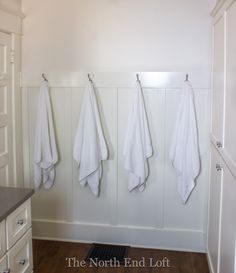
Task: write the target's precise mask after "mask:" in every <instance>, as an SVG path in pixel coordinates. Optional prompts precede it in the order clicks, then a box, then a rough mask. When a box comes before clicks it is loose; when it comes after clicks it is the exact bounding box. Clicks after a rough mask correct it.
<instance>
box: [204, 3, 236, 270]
mask: <svg viewBox="0 0 236 273" xmlns="http://www.w3.org/2000/svg"><path fill="white" fill-rule="evenodd" d="M212 15H213V22H214V66H213V67H214V74H213V83H214V84H213V96H212V138H211V140H212V157H211V183H210V199H209V225H208V251H207V252H208V258H209V265H210V269H211V272H212V273H236V250H235V249H236V145H235V140H236V126H235V117H236V35H235V26H236V0H221V1H219V3H218V4H217V6H216V8H215V9H214V11H213V13H212ZM218 142H221V143H222V147H221V146H220V145H217V144H219V143H218ZM216 164H219V165H216ZM216 166H217V169H218V172H217V170H216ZM220 167H222V169H221V168H220Z"/></svg>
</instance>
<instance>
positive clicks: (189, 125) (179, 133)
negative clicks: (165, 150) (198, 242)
mask: <svg viewBox="0 0 236 273" xmlns="http://www.w3.org/2000/svg"><path fill="white" fill-rule="evenodd" d="M170 160H171V161H172V164H173V167H174V168H175V169H176V171H177V175H178V188H179V194H180V195H181V198H182V200H183V203H186V202H187V200H188V198H189V195H190V194H191V192H192V190H193V188H194V187H195V181H194V180H195V178H196V177H197V176H198V174H199V172H200V156H199V146H198V133H197V121H196V114H195V107H194V98H193V89H192V86H191V84H190V82H189V81H186V82H185V83H184V87H183V94H182V98H181V101H180V105H179V109H178V113H177V117H176V124H175V129H174V132H173V137H172V143H171V148H170Z"/></svg>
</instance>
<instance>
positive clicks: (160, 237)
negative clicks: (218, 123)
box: [22, 72, 210, 251]
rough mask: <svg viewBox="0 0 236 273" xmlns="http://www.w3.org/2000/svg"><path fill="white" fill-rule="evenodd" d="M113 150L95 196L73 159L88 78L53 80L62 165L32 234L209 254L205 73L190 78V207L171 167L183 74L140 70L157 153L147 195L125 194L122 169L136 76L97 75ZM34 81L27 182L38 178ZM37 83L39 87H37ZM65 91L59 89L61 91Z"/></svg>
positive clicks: (27, 124)
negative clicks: (194, 154)
mask: <svg viewBox="0 0 236 273" xmlns="http://www.w3.org/2000/svg"><path fill="white" fill-rule="evenodd" d="M93 76H94V82H95V85H96V87H97V97H98V101H99V108H100V112H101V117H102V121H103V128H104V132H105V136H106V140H107V143H108V147H109V160H108V161H105V162H104V164H103V166H104V172H103V179H102V181H101V194H100V197H99V198H96V197H94V196H93V195H92V193H91V192H90V190H89V188H88V187H85V188H83V187H81V186H80V185H79V183H78V181H77V177H78V171H77V166H76V165H75V163H74V161H73V159H72V148H73V140H74V136H75V130H76V127H77V123H78V118H79V112H80V104H81V100H82V96H83V92H84V86H85V83H86V75H85V74H80V73H71V74H67V75H66V76H64V77H61V75H56V74H50V75H48V78H49V81H50V84H51V86H52V88H51V90H50V92H51V100H52V105H53V113H54V120H55V128H56V135H57V141H58V148H59V153H60V162H59V163H58V165H57V166H56V180H55V186H54V187H53V188H52V189H51V190H49V191H46V190H44V189H42V190H40V191H38V192H37V193H36V195H35V196H34V198H33V204H32V209H33V218H34V221H33V223H34V224H33V225H34V229H33V230H34V236H35V237H41V238H42V237H44V238H54V239H66V240H76V241H99V242H108V243H125V244H131V245H138V246H147V247H158V248H172V249H186V250H195V251H205V233H206V218H207V215H206V213H207V202H208V200H207V199H208V197H207V196H208V169H209V166H208V161H209V119H210V114H209V111H210V107H209V105H210V91H209V86H210V84H209V78H210V77H209V75H208V74H207V73H196V72H194V73H191V74H190V79H191V80H192V83H193V86H194V88H195V89H194V93H195V102H196V111H197V118H198V124H199V139H200V151H201V161H202V170H201V174H200V176H199V178H198V179H197V187H196V189H195V190H194V191H193V193H192V195H191V197H190V200H189V202H188V203H187V205H183V204H182V203H181V199H180V197H179V195H178V192H177V183H176V174H175V172H174V170H173V168H172V166H171V164H170V162H169V159H168V153H169V145H170V139H171V132H172V130H173V124H174V121H175V117H176V111H177V107H178V103H179V99H180V94H181V92H180V87H181V84H182V82H183V81H184V79H185V75H184V74H183V73H154V72H153V73H142V74H141V75H140V78H141V80H142V82H143V86H144V97H145V103H146V109H147V114H148V118H149V125H150V131H151V136H152V142H153V148H154V156H153V157H152V158H151V159H150V160H149V164H150V176H149V179H148V181H147V187H146V190H145V191H144V192H143V193H140V192H132V193H129V192H128V184H127V183H128V173H127V172H126V171H125V170H124V168H123V163H124V162H123V153H122V151H123V142H124V135H125V130H126V126H127V116H128V113H129V111H130V108H131V105H132V94H133V93H132V91H133V89H132V87H133V86H134V83H135V74H134V73H98V74H95V75H93ZM35 83H36V81H34V82H31V83H29V84H28V86H25V87H24V88H23V90H22V92H23V129H24V130H23V132H24V137H23V138H24V166H25V170H24V173H25V185H26V186H31V185H32V181H33V176H32V175H33V174H32V162H33V145H34V129H35V118H36V109H37V107H36V106H37V96H38V91H39V88H38V87H30V86H34V85H36V84H35ZM39 83H40V79H38V82H37V85H39ZM60 86H61V87H60Z"/></svg>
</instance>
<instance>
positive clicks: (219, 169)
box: [216, 164, 222, 172]
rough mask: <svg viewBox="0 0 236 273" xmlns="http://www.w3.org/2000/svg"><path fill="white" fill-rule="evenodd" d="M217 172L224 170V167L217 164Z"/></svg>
mask: <svg viewBox="0 0 236 273" xmlns="http://www.w3.org/2000/svg"><path fill="white" fill-rule="evenodd" d="M216 170H217V172H220V171H221V170H222V167H221V166H220V164H216Z"/></svg>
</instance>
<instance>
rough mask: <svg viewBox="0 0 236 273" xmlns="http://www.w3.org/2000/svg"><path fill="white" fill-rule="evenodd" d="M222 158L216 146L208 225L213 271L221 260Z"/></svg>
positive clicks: (212, 154) (212, 162)
mask: <svg viewBox="0 0 236 273" xmlns="http://www.w3.org/2000/svg"><path fill="white" fill-rule="evenodd" d="M222 178H223V169H222V159H221V157H220V155H219V153H218V152H217V151H216V149H215V148H214V147H212V151H211V181H210V202H209V225H208V253H209V257H210V263H211V267H212V268H213V272H217V268H218V262H219V231H220V209H221V194H222Z"/></svg>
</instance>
